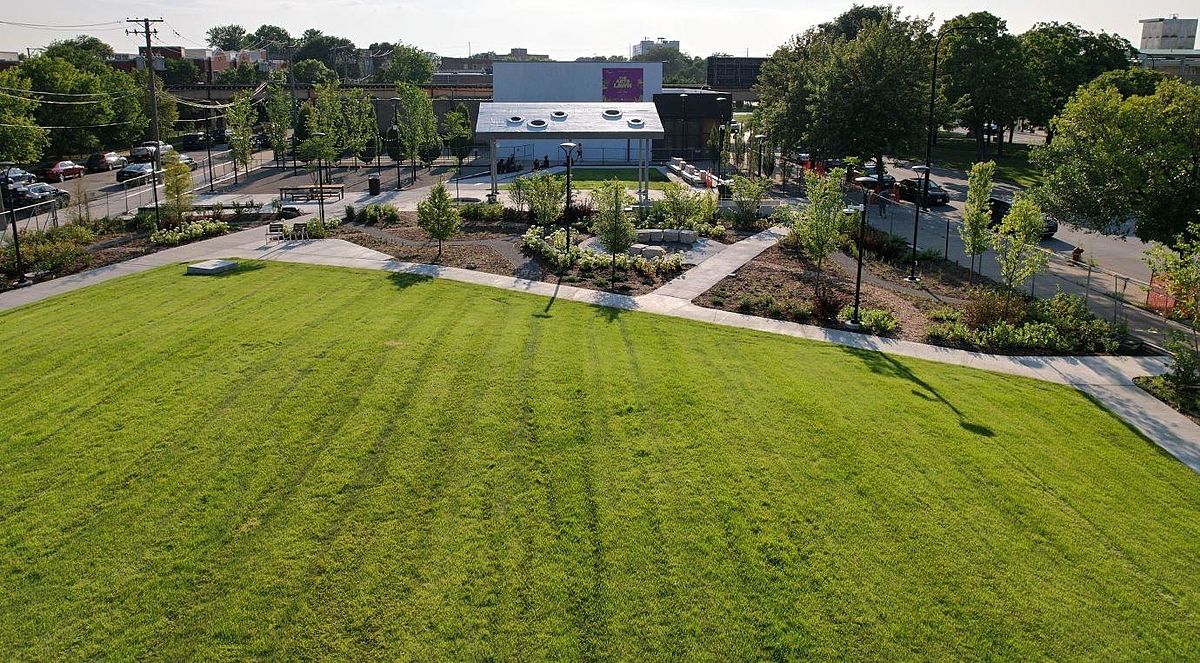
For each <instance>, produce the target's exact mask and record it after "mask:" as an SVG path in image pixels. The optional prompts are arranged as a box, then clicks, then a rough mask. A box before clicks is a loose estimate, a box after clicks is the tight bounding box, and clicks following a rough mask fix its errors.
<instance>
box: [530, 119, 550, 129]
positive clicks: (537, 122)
mask: <svg viewBox="0 0 1200 663" xmlns="http://www.w3.org/2000/svg"><path fill="white" fill-rule="evenodd" d="M528 124H529V128H530V129H545V128H546V121H545V120H541V119H533V120H530V121H529V123H528Z"/></svg>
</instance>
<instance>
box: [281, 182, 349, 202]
mask: <svg viewBox="0 0 1200 663" xmlns="http://www.w3.org/2000/svg"><path fill="white" fill-rule="evenodd" d="M345 195H346V187H345V185H342V184H326V185H323V186H322V185H319V184H313V185H311V186H285V187H280V189H279V197H280V198H281V199H283V200H304V201H312V200H318V199H320V198H333V199H334V200H341V199H342V198H344V197H345Z"/></svg>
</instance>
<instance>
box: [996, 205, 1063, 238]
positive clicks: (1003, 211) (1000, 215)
mask: <svg viewBox="0 0 1200 663" xmlns="http://www.w3.org/2000/svg"><path fill="white" fill-rule="evenodd" d="M988 207H989V208H991V210H992V218H991V219H990V220H989V221H988V226H989V227H991V228H995V227H997V226H999V225H1000V224H1001V223H1003V222H1004V217H1005V216H1006V215H1007V214H1008V210H1010V209H1012V199H1011V198H1006V197H1004V196H992V197H990V198H988ZM1042 223H1043V227H1042V239H1050V238H1051V237H1053V236H1054V233H1056V232H1058V221H1056V220H1054V217H1052V216H1050V215H1048V214H1043V215H1042Z"/></svg>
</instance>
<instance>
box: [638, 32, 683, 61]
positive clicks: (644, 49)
mask: <svg viewBox="0 0 1200 663" xmlns="http://www.w3.org/2000/svg"><path fill="white" fill-rule="evenodd" d="M656 48H673V49H675V50H677V51H678V50H679V40H678V39H676V40H673V41H668V40H667V38H666V37H659V38H658V39H643V40H641V41H640V42H638V43H636V44H634V45H633V50H632V51H630V54H629V57H633V58H636V57H637V56H639V55H645V54H647V53H649V52H650V51H652V50H654V49H656Z"/></svg>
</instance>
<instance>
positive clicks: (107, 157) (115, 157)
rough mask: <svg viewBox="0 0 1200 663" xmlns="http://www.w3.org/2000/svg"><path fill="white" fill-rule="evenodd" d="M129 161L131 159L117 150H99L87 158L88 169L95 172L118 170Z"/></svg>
mask: <svg viewBox="0 0 1200 663" xmlns="http://www.w3.org/2000/svg"><path fill="white" fill-rule="evenodd" d="M128 163H129V159H126V158H125V157H123V156H121V155H120V154H117V153H116V152H104V153H100V152H97V153H95V154H93V155H91V156H89V157H88V158H87V163H86V164H85V165H86V166H87V169H88V170H90V171H92V172H93V173H98V172H100V171H102V170H117V169H118V168H124V167H125V166H126V165H127V164H128Z"/></svg>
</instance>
